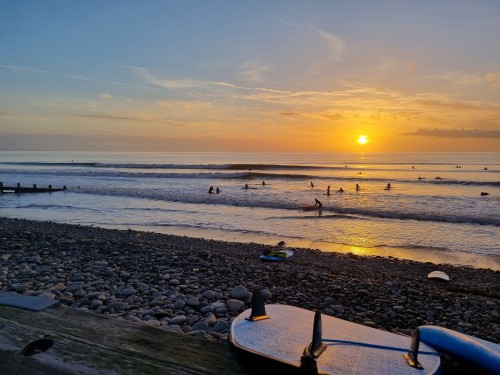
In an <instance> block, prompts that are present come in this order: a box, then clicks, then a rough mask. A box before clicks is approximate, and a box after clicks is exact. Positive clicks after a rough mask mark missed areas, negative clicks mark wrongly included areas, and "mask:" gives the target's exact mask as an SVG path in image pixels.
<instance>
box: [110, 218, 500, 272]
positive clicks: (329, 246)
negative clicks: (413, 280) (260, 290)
mask: <svg viewBox="0 0 500 375" xmlns="http://www.w3.org/2000/svg"><path fill="white" fill-rule="evenodd" d="M103 228H108V229H117V230H128V229H131V230H138V231H144V232H151V233H161V234H166V235H173V236H186V237H190V238H201V239H210V240H214V241H225V242H236V243H241V242H244V243H259V244H262V245H265V246H273V245H274V244H277V243H278V242H280V241H281V240H285V242H286V244H287V246H288V247H291V248H300V249H304V250H320V251H322V252H335V253H341V254H354V255H360V256H377V257H384V258H396V259H400V260H411V261H416V262H422V263H426V262H430V263H434V264H450V265H454V266H470V267H474V268H486V269H491V270H494V271H500V255H496V256H495V255H481V254H470V253H458V252H450V251H438V250H434V249H428V248H414V249H412V248H395V247H389V246H381V247H376V248H373V247H362V246H352V245H345V244H336V243H328V242H320V241H310V240H297V239H289V238H285V239H283V238H281V237H280V238H278V237H276V238H266V239H265V240H263V239H262V237H260V238H259V239H258V241H256V236H253V235H244V234H241V233H239V234H238V235H237V236H232V235H231V233H225V234H223V235H221V234H220V232H214V231H212V230H206V229H195V230H193V229H184V228H172V227H169V228H168V231H161V230H158V231H152V230H151V228H148V227H141V226H139V227H136V228H134V229H132V228H124V227H122V226H118V225H105V226H103ZM167 232H168V233H167Z"/></svg>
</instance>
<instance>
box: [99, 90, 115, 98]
mask: <svg viewBox="0 0 500 375" xmlns="http://www.w3.org/2000/svg"><path fill="white" fill-rule="evenodd" d="M99 98H101V99H104V100H110V99H113V95H111V94H110V93H109V92H102V93H100V94H99Z"/></svg>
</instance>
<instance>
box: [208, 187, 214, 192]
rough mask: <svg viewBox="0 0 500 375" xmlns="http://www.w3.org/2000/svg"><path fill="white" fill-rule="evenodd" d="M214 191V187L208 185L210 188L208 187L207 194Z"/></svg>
mask: <svg viewBox="0 0 500 375" xmlns="http://www.w3.org/2000/svg"><path fill="white" fill-rule="evenodd" d="M213 192H214V187H213V186H210V189H208V194H212V193H213Z"/></svg>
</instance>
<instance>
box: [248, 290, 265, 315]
mask: <svg viewBox="0 0 500 375" xmlns="http://www.w3.org/2000/svg"><path fill="white" fill-rule="evenodd" d="M245 319H246V320H251V321H253V322H255V321H257V320H264V319H269V316H267V315H266V307H265V305H264V297H262V293H261V292H260V289H256V290H255V291H254V292H253V294H252V313H251V314H250V316H249V317H248V318H245Z"/></svg>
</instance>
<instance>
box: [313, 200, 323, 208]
mask: <svg viewBox="0 0 500 375" xmlns="http://www.w3.org/2000/svg"><path fill="white" fill-rule="evenodd" d="M314 205H315V206H318V207H319V208H321V207H323V203H321V202H320V201H319V200H318V199H317V198H314Z"/></svg>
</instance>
